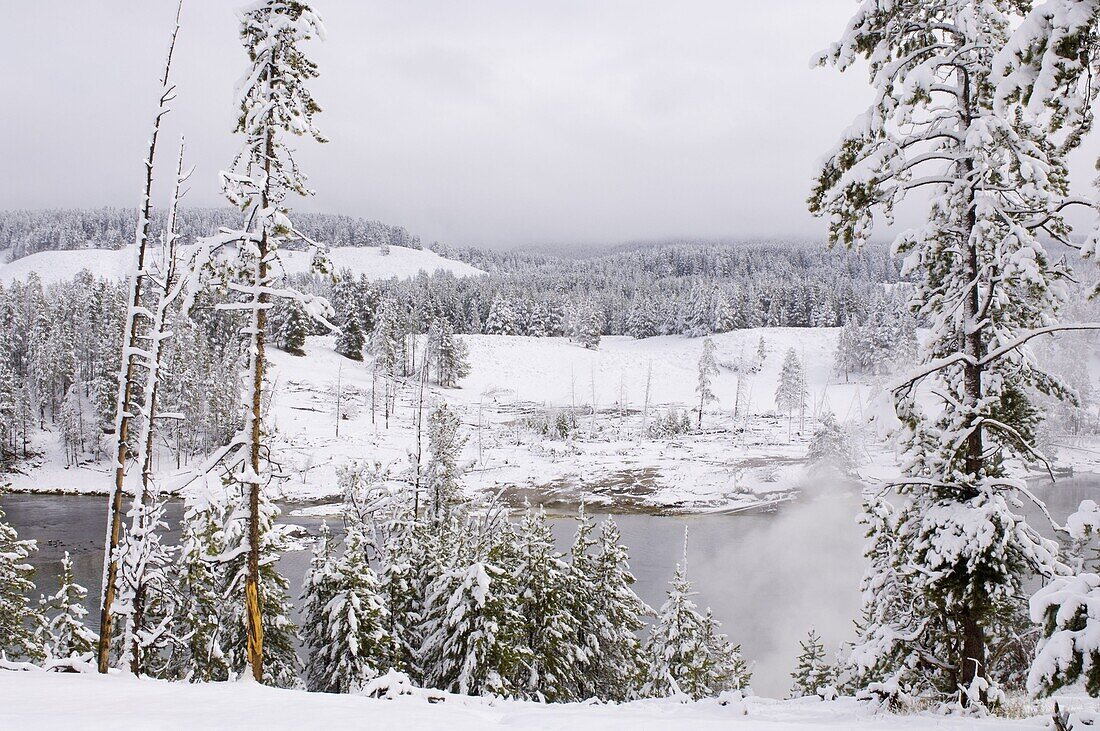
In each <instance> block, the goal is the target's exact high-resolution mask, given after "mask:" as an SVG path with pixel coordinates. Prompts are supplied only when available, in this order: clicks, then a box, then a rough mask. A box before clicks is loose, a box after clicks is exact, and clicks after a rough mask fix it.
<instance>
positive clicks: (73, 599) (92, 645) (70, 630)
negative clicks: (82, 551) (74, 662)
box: [43, 551, 99, 660]
mask: <svg viewBox="0 0 1100 731" xmlns="http://www.w3.org/2000/svg"><path fill="white" fill-rule="evenodd" d="M87 598H88V590H87V589H85V588H84V587H83V586H81V585H80V584H78V583H76V579H75V578H74V576H73V559H72V557H71V556H69V552H68V551H65V556H64V558H62V559H61V572H60V574H58V588H57V592H56V593H55V594H53V595H52V596H50V597H48V598H46V599H44V600H43V605H44V610H45V612H46V613H47V615H53V616H52V617H50V619H49V625H48V626H47V628H46V633H45V637H46V638H47V639H46V641H45V643H44V644H45V649H46V655H47V657H48V658H50V659H55V660H67V659H69V658H79V659H81V660H90V659H91V658H92V655H93V653H94V652H95V649H96V645H97V644H98V642H99V637H98V636H97V635H96V633H95V632H92V631H91V630H90V629H88V626H87V625H86V624H85V623H84V618H85V617H86V616H88V610H87V608H86V607H85V606H84V600H85V599H87Z"/></svg>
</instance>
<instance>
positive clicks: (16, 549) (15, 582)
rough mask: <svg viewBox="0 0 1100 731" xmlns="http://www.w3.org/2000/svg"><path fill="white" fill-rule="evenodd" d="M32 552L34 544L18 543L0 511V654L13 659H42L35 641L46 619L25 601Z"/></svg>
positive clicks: (31, 571)
mask: <svg viewBox="0 0 1100 731" xmlns="http://www.w3.org/2000/svg"><path fill="white" fill-rule="evenodd" d="M35 550H37V546H36V545H35V542H34V541H25V540H20V539H19V535H18V534H17V533H16V532H15V528H13V527H12V526H11V525H9V524H8V523H7V522H6V521H5V520H4V511H3V509H0V653H3V654H5V655H7V656H8V657H9V658H11V659H16V660H19V659H26V660H40V659H41V658H42V657H43V648H42V645H41V643H40V642H39V638H40V637H41V634H42V632H43V631H44V628H45V627H46V618H45V617H44V616H43V615H42V612H41V611H39V610H38V608H37V607H35V606H32V605H31V602H30V600H29V597H30V595H31V592H33V591H34V581H33V579H34V568H33V567H32V566H31V565H30V564H29V563H27V559H29V558H30V555H31V554H32V553H33V552H34V551H35Z"/></svg>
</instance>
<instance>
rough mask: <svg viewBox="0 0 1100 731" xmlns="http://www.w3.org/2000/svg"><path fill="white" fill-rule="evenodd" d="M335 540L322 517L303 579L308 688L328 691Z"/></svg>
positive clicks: (304, 642) (303, 630) (304, 639)
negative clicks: (330, 612) (329, 613)
mask: <svg viewBox="0 0 1100 731" xmlns="http://www.w3.org/2000/svg"><path fill="white" fill-rule="evenodd" d="M335 550H336V544H335V540H334V539H333V537H332V531H331V530H330V529H329V527H328V523H326V522H325V521H321V528H320V531H319V532H318V535H317V542H316V543H315V544H314V547H313V556H312V558H311V559H310V562H309V569H308V570H307V571H306V575H305V578H304V579H303V580H302V594H301V597H300V598H301V600H302V629H301V638H302V646H303V647H304V648H305V650H306V653H307V655H306V690H309V691H313V692H324V691H325V690H327V688H326V684H327V681H328V678H327V677H326V671H327V667H326V663H325V660H327V657H328V654H327V653H328V645H329V642H331V640H332V638H331V637H330V636H329V629H330V628H329V624H328V619H329V616H328V603H329V601H330V600H331V599H332V596H333V593H334V586H335V581H336V570H335V568H336V557H335V556H334V555H333V554H334V553H335Z"/></svg>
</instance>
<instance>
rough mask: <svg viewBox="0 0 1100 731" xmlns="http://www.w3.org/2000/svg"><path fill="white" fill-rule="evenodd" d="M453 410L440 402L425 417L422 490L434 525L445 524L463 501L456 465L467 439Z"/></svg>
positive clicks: (458, 469)
mask: <svg viewBox="0 0 1100 731" xmlns="http://www.w3.org/2000/svg"><path fill="white" fill-rule="evenodd" d="M460 426H461V422H460V421H459V418H458V414H457V413H455V411H454V409H453V408H452V407H450V406H448V405H447V404H446V403H445V402H442V401H441V402H440V403H439V405H438V406H436V407H435V409H433V410H432V413H431V416H430V417H429V418H428V461H427V464H426V465H425V467H424V475H423V482H422V484H423V489H424V492H425V496H426V499H425V503H426V511H427V516H428V520H429V521H430V522H431V524H432V525H434V526H437V527H438V526H442V525H446V524H447V523H448V522H449V521H450V519H451V518H452V517H453V516H454V514H455V510H456V509H457V508H458V506H459V505H461V504H462V503H463V502H464V501H465V498H464V497H463V495H462V473H463V472H464V471H465V469H464V468H463V466H462V465H461V464H460V463H459V458H460V457H461V455H462V449H463V447H464V446H465V445H466V437H465V436H464V435H463V434H462V433H461V432H460Z"/></svg>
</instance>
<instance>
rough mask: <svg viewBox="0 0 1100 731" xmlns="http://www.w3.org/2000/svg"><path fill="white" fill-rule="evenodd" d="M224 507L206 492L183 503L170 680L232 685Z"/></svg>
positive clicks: (188, 497) (176, 568) (175, 576)
mask: <svg viewBox="0 0 1100 731" xmlns="http://www.w3.org/2000/svg"><path fill="white" fill-rule="evenodd" d="M224 509H225V507H224V506H223V505H221V504H220V501H218V500H216V499H214V496H213V495H211V494H208V493H206V491H198V490H196V491H193V492H192V493H190V494H189V495H188V496H187V499H186V501H185V503H184V510H183V518H182V520H181V521H180V544H179V552H178V553H177V555H176V567H175V572H174V580H175V589H176V597H177V599H176V602H175V607H174V608H175V616H174V621H173V627H172V634H173V635H174V637H175V638H176V642H177V647H176V649H175V652H173V653H172V656H171V661H170V663H169V668H168V672H167V675H168V677H170V678H175V679H180V680H188V681H192V682H203V683H205V682H211V681H223V680H228V679H229V677H230V673H231V672H232V670H231V668H230V665H229V658H228V657H227V656H226V653H225V649H224V647H225V641H226V635H227V626H226V621H227V614H228V613H227V611H226V607H225V606H224V602H225V598H224V597H225V596H226V589H227V578H228V577H227V576H226V573H225V568H226V566H225V564H224V563H222V562H220V561H219V557H220V556H221V555H222V554H223V552H224V550H225V536H224V534H223V532H222V526H223V525H224V524H225V521H224V515H223V513H224Z"/></svg>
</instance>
